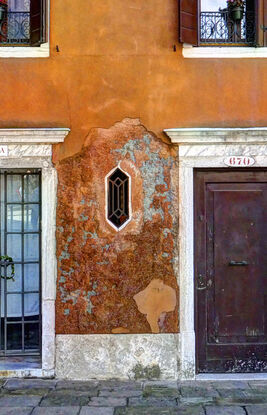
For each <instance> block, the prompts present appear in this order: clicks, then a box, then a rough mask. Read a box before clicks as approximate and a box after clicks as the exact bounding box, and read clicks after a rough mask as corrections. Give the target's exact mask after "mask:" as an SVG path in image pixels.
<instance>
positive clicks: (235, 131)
mask: <svg viewBox="0 0 267 415" xmlns="http://www.w3.org/2000/svg"><path fill="white" fill-rule="evenodd" d="M266 49H267V48H266ZM164 132H165V133H166V134H167V136H168V137H169V138H170V139H171V142H172V143H173V144H189V143H190V144H207V145H210V144H226V143H228V144H234V143H240V144H241V143H245V144H246V143H247V144H249V143H253V144H255V143H257V144H260V143H266V142H267V127H256V128H167V129H165V130H164Z"/></svg>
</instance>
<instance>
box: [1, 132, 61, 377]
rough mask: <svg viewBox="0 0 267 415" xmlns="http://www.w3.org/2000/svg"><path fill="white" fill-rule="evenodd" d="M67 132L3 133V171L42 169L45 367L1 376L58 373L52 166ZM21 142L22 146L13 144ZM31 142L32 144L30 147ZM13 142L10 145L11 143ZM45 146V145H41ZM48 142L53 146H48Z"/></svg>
mask: <svg viewBox="0 0 267 415" xmlns="http://www.w3.org/2000/svg"><path fill="white" fill-rule="evenodd" d="M68 131H69V130H68V129H50V128H46V129H45V128H44V129H10V130H5V129H4V130H0V139H2V142H4V143H6V144H8V145H9V146H8V147H9V152H8V156H7V157H3V158H0V168H7V169H8V168H10V169H12V168H13V169H14V168H25V169H27V168H40V169H41V170H42V317H43V318H42V368H41V369H32V368H29V369H27V368H25V369H18V370H8V371H3V370H0V377H1V376H2V377H3V376H4V377H25V376H34V377H42V376H46V377H51V376H53V375H54V373H55V352H56V351H55V299H56V276H57V260H56V237H55V231H56V191H57V172H56V169H55V168H54V167H53V165H52V143H57V142H62V141H63V140H64V137H65V136H66V135H67V133H68ZM16 142H20V143H21V144H16V145H15V144H14V143H16ZM29 142H31V144H29ZM10 143H11V144H10ZM40 143H43V144H40ZM47 143H50V144H49V145H48V144H47Z"/></svg>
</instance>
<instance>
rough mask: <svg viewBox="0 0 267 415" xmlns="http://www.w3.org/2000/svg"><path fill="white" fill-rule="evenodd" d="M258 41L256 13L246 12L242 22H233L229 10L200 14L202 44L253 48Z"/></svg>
mask: <svg viewBox="0 0 267 415" xmlns="http://www.w3.org/2000/svg"><path fill="white" fill-rule="evenodd" d="M255 41H256V31H255V13H254V12H250V11H244V14H243V18H242V19H241V20H233V18H232V16H231V13H230V12H229V10H227V9H223V10H220V11H218V12H201V13H200V43H201V44H202V45H203V44H208V45H212V44H216V45H218V44H221V45H232V46H234V45H238V46H253V45H255Z"/></svg>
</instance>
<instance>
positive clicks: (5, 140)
mask: <svg viewBox="0 0 267 415" xmlns="http://www.w3.org/2000/svg"><path fill="white" fill-rule="evenodd" d="M69 132H70V129H69V128H1V129H0V143H1V144H11V143H12V144H38V143H39V144H47V143H50V144H57V143H63V142H64V139H65V137H66V136H67V135H68V134H69Z"/></svg>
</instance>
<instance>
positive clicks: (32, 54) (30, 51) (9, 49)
mask: <svg viewBox="0 0 267 415" xmlns="http://www.w3.org/2000/svg"><path fill="white" fill-rule="evenodd" d="M49 54H50V53H49V43H43V44H42V45H41V46H37V47H35V46H34V47H31V46H2V47H0V58H49Z"/></svg>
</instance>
